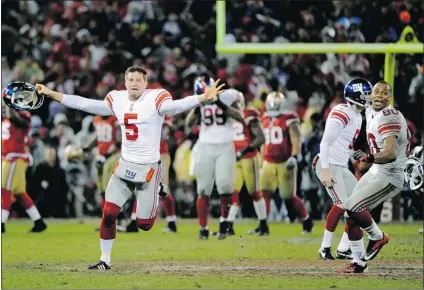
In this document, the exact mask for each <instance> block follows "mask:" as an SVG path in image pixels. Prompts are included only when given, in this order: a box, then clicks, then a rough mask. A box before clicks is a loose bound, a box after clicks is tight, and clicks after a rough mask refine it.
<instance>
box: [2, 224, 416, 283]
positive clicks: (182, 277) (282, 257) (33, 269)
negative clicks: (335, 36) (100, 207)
mask: <svg viewBox="0 0 424 290" xmlns="http://www.w3.org/2000/svg"><path fill="white" fill-rule="evenodd" d="M47 222H48V226H49V228H48V229H47V231H46V232H44V233H41V234H28V233H27V231H28V229H30V227H31V223H30V222H29V221H28V220H22V221H16V220H12V221H10V222H9V223H8V224H7V232H6V234H3V235H2V264H1V267H2V288H3V289H11V288H43V289H47V288H55V289H58V288H79V289H82V288H97V289H99V288H115V289H117V288H132V289H135V288H150V289H152V288H171V289H172V288H174V289H175V288H185V289H188V288H215V289H223V288H238V289H246V288H256V289H257V288H360V289H365V288H367V289H371V288H373V289H377V288H379V289H383V288H384V289H387V288H396V289H401V288H402V289H403V288H417V289H422V288H423V236H422V235H421V234H419V233H418V229H419V228H420V227H421V225H420V224H394V225H383V226H382V229H383V230H384V231H386V232H387V233H388V234H389V236H390V238H391V240H390V242H389V244H388V245H387V246H385V247H384V249H383V250H382V251H381V252H380V254H379V256H378V257H377V258H376V259H375V260H373V261H371V262H370V263H369V265H368V266H369V271H368V273H365V274H355V275H347V274H337V273H335V270H337V269H339V268H343V267H344V266H345V265H346V264H347V262H346V261H340V260H336V261H323V260H320V259H318V254H317V251H318V248H319V246H320V244H321V235H322V232H323V223H319V224H316V226H315V228H314V230H313V233H312V234H311V235H308V236H301V235H300V231H301V225H300V224H284V223H271V224H270V230H271V235H270V236H268V237H257V236H250V235H246V234H245V233H246V232H247V230H249V229H252V228H254V227H255V225H256V222H255V221H254V220H244V221H241V222H239V223H238V224H236V225H235V231H236V236H232V237H229V238H227V239H225V240H216V238H215V237H210V239H209V240H207V241H200V240H197V234H198V226H197V222H196V221H195V220H179V221H178V222H179V223H178V226H179V228H178V230H179V232H178V233H177V234H165V233H161V232H160V230H161V229H162V228H163V227H164V226H165V223H164V221H163V220H160V221H158V222H157V224H156V225H155V226H154V227H153V229H152V230H151V231H150V232H139V233H118V234H117V239H116V240H115V243H114V247H113V251H112V269H111V270H109V271H105V272H98V271H88V270H87V266H88V265H89V264H91V263H94V262H97V260H98V259H99V257H100V249H99V233H98V232H95V231H94V228H95V227H97V226H98V220H87V221H86V222H85V224H78V223H77V222H76V221H75V220H47ZM210 224H211V225H210V228H211V229H216V228H217V226H218V222H217V221H216V220H213V221H211V222H210ZM342 230H343V226H339V227H338V229H337V235H336V237H335V239H334V240H333V247H334V248H335V247H336V246H337V243H338V240H339V238H340V236H341V232H342ZM333 252H334V251H333Z"/></svg>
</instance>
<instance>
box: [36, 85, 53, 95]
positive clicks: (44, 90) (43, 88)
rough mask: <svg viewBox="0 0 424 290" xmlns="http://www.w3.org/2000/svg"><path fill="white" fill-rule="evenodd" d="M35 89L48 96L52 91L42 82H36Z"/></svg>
mask: <svg viewBox="0 0 424 290" xmlns="http://www.w3.org/2000/svg"><path fill="white" fill-rule="evenodd" d="M35 90H36V91H37V93H38V94H43V95H46V96H50V95H51V94H52V93H53V91H52V90H51V89H49V88H48V87H46V86H45V85H42V84H36V85H35Z"/></svg>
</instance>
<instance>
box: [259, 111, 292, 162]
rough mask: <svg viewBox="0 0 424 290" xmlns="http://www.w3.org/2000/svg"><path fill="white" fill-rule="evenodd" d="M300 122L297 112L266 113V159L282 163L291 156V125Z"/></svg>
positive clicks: (264, 122)
mask: <svg viewBox="0 0 424 290" xmlns="http://www.w3.org/2000/svg"><path fill="white" fill-rule="evenodd" d="M296 122H297V123H300V120H299V117H298V115H297V114H296V113H283V114H281V115H280V116H277V117H270V116H268V114H266V113H265V114H264V116H263V117H262V127H263V129H264V134H265V139H266V143H265V150H264V159H265V160H266V161H268V162H271V163H281V162H284V161H286V160H287V159H289V158H290V156H291V154H292V145H291V141H290V134H289V126H290V125H291V124H293V123H296Z"/></svg>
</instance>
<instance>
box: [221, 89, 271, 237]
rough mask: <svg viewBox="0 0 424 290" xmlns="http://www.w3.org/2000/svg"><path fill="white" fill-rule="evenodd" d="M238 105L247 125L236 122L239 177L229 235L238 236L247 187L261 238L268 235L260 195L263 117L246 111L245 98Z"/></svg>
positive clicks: (257, 113)
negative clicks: (236, 225) (241, 198)
mask: <svg viewBox="0 0 424 290" xmlns="http://www.w3.org/2000/svg"><path fill="white" fill-rule="evenodd" d="M237 103H238V105H239V108H240V110H241V111H243V115H244V121H245V122H244V123H240V122H237V121H236V122H233V130H234V147H235V150H236V159H237V163H236V174H235V180H234V185H235V190H234V193H233V204H232V205H231V208H230V212H229V214H228V222H229V234H234V230H233V222H234V219H235V218H236V216H237V212H238V208H239V203H240V202H239V193H240V191H241V188H242V187H243V184H245V186H246V189H247V192H248V193H249V194H250V195H251V196H252V198H253V206H254V208H255V212H256V216H257V218H258V220H259V232H258V233H257V234H258V235H261V236H262V235H268V233H269V228H268V225H267V221H266V218H267V216H266V206H265V199H264V198H263V196H262V195H261V194H260V192H259V168H260V153H259V151H258V149H259V148H260V146H261V145H262V144H264V143H265V135H264V132H263V130H262V128H261V123H260V113H259V111H258V110H256V109H255V108H246V105H245V100H244V96H243V94H242V93H239V94H238V102H237Z"/></svg>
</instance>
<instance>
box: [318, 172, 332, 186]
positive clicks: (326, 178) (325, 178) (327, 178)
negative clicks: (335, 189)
mask: <svg viewBox="0 0 424 290" xmlns="http://www.w3.org/2000/svg"><path fill="white" fill-rule="evenodd" d="M321 182H322V185H324V186H325V187H331V186H333V184H334V180H333V176H332V175H331V171H330V168H323V169H322V176H321Z"/></svg>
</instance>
